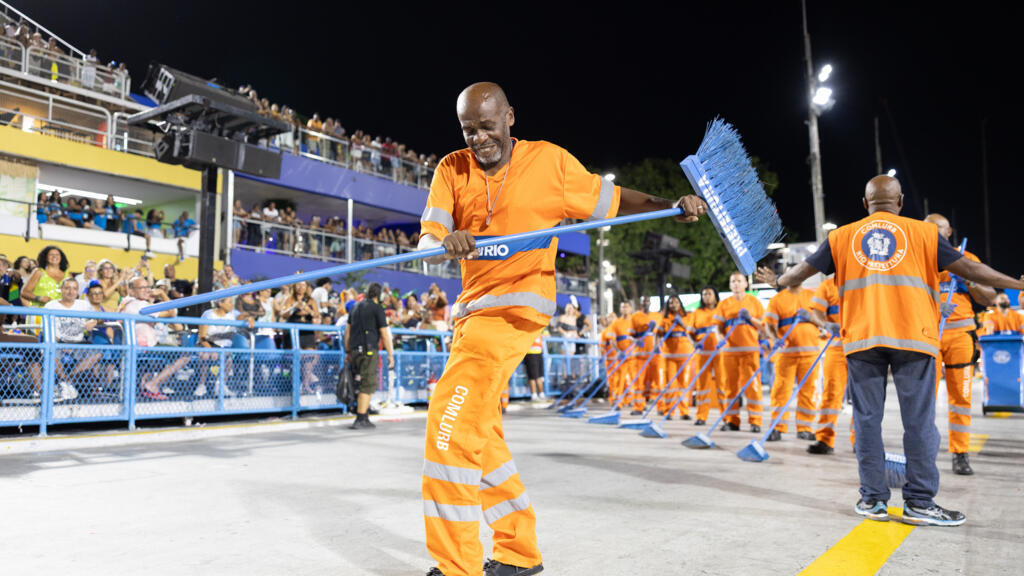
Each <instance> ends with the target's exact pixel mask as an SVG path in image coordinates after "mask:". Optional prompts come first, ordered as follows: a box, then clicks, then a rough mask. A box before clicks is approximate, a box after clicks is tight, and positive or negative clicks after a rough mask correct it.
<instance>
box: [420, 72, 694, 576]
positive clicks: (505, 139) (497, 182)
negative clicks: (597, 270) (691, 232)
mask: <svg viewBox="0 0 1024 576" xmlns="http://www.w3.org/2000/svg"><path fill="white" fill-rule="evenodd" d="M456 112H457V114H458V118H459V123H460V125H461V128H462V134H463V137H464V139H465V141H466V144H467V145H468V148H466V149H463V150H459V151H457V152H453V153H451V154H449V155H448V156H446V157H445V158H444V159H443V160H441V162H440V163H439V165H438V167H437V169H436V170H435V172H434V177H433V181H432V182H431V185H430V193H429V195H428V197H427V205H426V208H425V210H424V212H423V216H422V217H421V220H420V222H421V227H422V234H421V239H420V243H419V246H420V248H434V247H438V246H443V247H444V249H445V254H444V255H442V256H437V257H433V258H430V259H428V261H429V262H432V263H440V262H443V261H444V260H446V259H451V258H460V259H462V261H461V268H462V293H460V294H459V296H458V298H457V300H456V302H455V304H454V305H453V306H452V311H451V316H452V320H453V322H454V331H453V332H454V334H453V337H452V346H451V349H450V355H449V358H448V363H447V365H446V366H445V370H444V374H443V375H442V376H441V380H440V381H439V382H438V383H437V387H436V389H435V390H434V395H433V398H432V399H431V401H430V407H429V411H428V413H427V433H426V446H425V460H424V463H423V510H424V516H425V524H426V537H427V549H428V550H429V552H430V554H431V556H433V557H434V559H435V560H436V562H437V566H435V567H434V568H431V570H430V572H428V574H430V575H433V576H437V575H439V574H442V575H444V576H480V571H481V566H482V565H483V564H484V562H483V560H484V555H483V549H482V548H483V547H482V546H481V543H480V529H479V518H480V511H481V509H482V510H483V517H484V519H485V520H486V521H487V523H488V524H489V525H490V527H491V528H492V529H493V531H494V536H493V542H494V554H493V558H494V559H493V560H490V561H488V562H487V564H486V565H484V573H485V574H486V575H487V576H510V575H516V576H526V575H528V574H537V573H539V572H540V571H541V570H543V565H542V564H541V555H540V551H539V550H538V547H537V535H536V529H535V524H536V519H535V516H534V512H533V507H532V506H531V505H530V498H529V496H528V495H527V493H526V490H525V488H524V487H523V483H522V481H521V480H520V477H519V473H518V470H517V469H516V465H515V463H514V462H513V460H512V456H511V455H510V454H509V451H508V447H507V446H506V444H505V439H504V434H503V432H502V424H501V412H500V410H499V404H498V397H499V395H500V394H501V389H502V387H503V386H504V385H505V383H506V382H507V381H508V379H509V377H510V376H511V375H512V372H513V371H514V370H515V369H516V366H518V364H519V363H520V362H521V361H522V359H523V356H524V355H525V353H526V351H527V349H529V347H530V344H531V343H532V342H533V341H534V339H535V338H536V337H537V334H539V333H540V332H541V330H543V328H544V327H545V326H546V325H547V324H548V322H549V320H550V318H551V316H552V315H553V314H554V313H555V257H556V252H557V239H555V238H553V237H552V238H547V239H541V240H530V241H525V242H517V243H508V244H497V245H493V246H488V247H485V248H481V249H479V250H477V248H476V240H475V237H481V236H501V235H508V234H513V233H517V232H527V231H530V230H537V229H542V228H550V227H553V226H555V225H557V224H558V223H559V222H561V221H562V220H564V219H566V218H578V219H590V218H593V219H603V218H608V217H611V216H615V215H616V214H620V213H621V214H631V213H636V212H646V211H652V210H658V209H665V208H669V207H671V206H673V205H680V206H681V207H682V208H683V210H684V212H685V214H686V216H682V217H679V220H681V221H684V222H693V221H696V220H697V217H698V216H699V215H700V214H703V213H704V204H703V202H702V201H701V200H700V199H699V198H697V197H696V196H686V197H683V198H682V199H680V200H679V202H678V203H676V202H672V201H669V200H663V199H660V198H655V197H653V196H648V195H646V194H643V193H640V192H636V191H632V190H629V189H626V188H620V187H619V186H614V185H612V183H611V182H610V181H608V180H605V179H603V178H601V177H600V176H598V175H596V174H591V173H589V172H587V170H586V169H585V168H584V167H583V165H582V164H580V162H579V161H578V160H576V159H575V158H574V157H573V156H572V155H570V154H569V153H568V152H567V151H565V150H564V149H562V148H559V147H558V146H555V145H554V144H550V143H548V142H543V141H536V142H528V141H524V140H519V141H516V140H514V139H513V138H512V137H511V136H510V128H511V126H512V125H513V123H514V121H515V116H514V113H513V110H512V107H511V106H509V104H508V101H507V99H506V98H505V94H504V92H503V91H502V90H501V88H500V87H499V86H498V85H496V84H492V83H478V84H473V85H471V86H469V87H468V88H466V89H465V90H463V91H462V93H461V94H460V95H459V98H458V103H457V106H456Z"/></svg>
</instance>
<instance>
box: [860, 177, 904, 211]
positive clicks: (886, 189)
mask: <svg viewBox="0 0 1024 576" xmlns="http://www.w3.org/2000/svg"><path fill="white" fill-rule="evenodd" d="M864 209H865V210H867V211H868V214H874V213H875V212H878V211H880V210H881V211H885V212H892V213H893V214H899V213H900V210H902V209H903V190H902V188H900V181H899V180H897V179H895V178H893V177H892V176H887V175H885V174H880V175H878V176H875V177H874V178H872V179H871V180H868V185H867V186H866V187H865V188H864Z"/></svg>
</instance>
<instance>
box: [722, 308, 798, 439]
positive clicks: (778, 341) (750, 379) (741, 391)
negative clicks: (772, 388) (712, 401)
mask: <svg viewBox="0 0 1024 576" xmlns="http://www.w3.org/2000/svg"><path fill="white" fill-rule="evenodd" d="M798 324H800V322H793V323H792V324H790V326H789V329H788V330H786V334H785V335H784V336H783V337H782V338H779V339H778V340H777V341H776V342H775V345H774V346H772V349H771V350H769V351H768V359H769V360H771V357H772V354H775V351H776V350H778V349H779V348H781V347H782V344H783V343H785V342H786V338H789V334H790V332H792V331H793V328H796V327H797V325H798ZM737 326H739V324H737ZM760 372H761V363H760V362H758V363H757V370H754V373H753V374H751V375H750V378H749V379H747V383H746V384H744V385H743V388H740V391H739V392H737V393H736V396H735V397H734V398H733V399H732V400H730V401H729V405H728V406H726V407H725V410H722V413H721V414H719V415H718V420H715V423H714V424H712V425H711V426H708V434H711V433H712V432H714V431H715V428H717V427H718V423H719V422H721V421H722V420H725V415H726V414H728V413H729V410H730V409H731V408H732V405H733V404H735V403H736V401H737V400H739V399H740V397H741V396H743V393H744V392H746V391H747V388H748V387H750V384H751V383H752V382H753V381H754V378H756V377H757V375H758V373H760ZM747 410H748V411H749V410H750V407H749V406H748V407H747Z"/></svg>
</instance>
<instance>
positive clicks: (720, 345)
mask: <svg viewBox="0 0 1024 576" xmlns="http://www.w3.org/2000/svg"><path fill="white" fill-rule="evenodd" d="M739 326H740V325H739V324H733V325H732V327H731V328H729V331H728V332H726V333H725V337H724V338H722V341H721V342H719V343H718V345H717V346H715V350H714V351H713V352H712V353H711V355H710V356H708V361H707V362H705V363H704V365H703V366H701V367H700V370H698V371H697V374H696V375H695V376H694V377H693V382H697V381H698V380H700V377H701V374H704V371H705V370H707V369H708V368H710V367H711V362H712V361H713V360H714V359H715V356H718V353H719V352H721V351H722V348H724V347H725V343H726V342H728V341H729V336H732V331H733V330H735V329H736V328H739ZM705 338H707V336H705ZM701 341H702V342H703V339H702V340H701ZM697 352H698V351H697V350H694V351H693V354H694V355H695V356H696V355H697ZM681 401H682V398H677V399H676V401H675V404H672V406H671V407H669V409H668V412H666V413H665V416H664V417H663V418H662V419H661V423H662V424H664V423H665V421H666V420H668V415H669V414H672V411H673V410H675V409H676V405H678V404H679V403H680V402H681ZM719 418H721V416H719Z"/></svg>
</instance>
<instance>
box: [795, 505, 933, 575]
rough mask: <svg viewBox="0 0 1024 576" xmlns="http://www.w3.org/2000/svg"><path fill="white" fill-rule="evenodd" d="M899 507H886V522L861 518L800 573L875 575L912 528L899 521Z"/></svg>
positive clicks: (900, 514) (901, 514)
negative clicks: (847, 532) (860, 520)
mask: <svg viewBox="0 0 1024 576" xmlns="http://www.w3.org/2000/svg"><path fill="white" fill-rule="evenodd" d="M902 516H903V509H902V508H889V518H890V521H889V522H876V521H874V520H864V521H863V522H861V523H860V524H858V525H857V526H856V528H854V529H853V530H850V533H849V534H847V535H846V536H843V539H842V540H840V541H839V542H836V544H835V546H833V547H831V548H829V549H828V551H827V552H825V553H824V554H822V555H821V556H818V558H817V559H816V560H815V561H814V562H812V563H811V565H810V566H808V567H807V568H805V569H804V570H803V571H802V572H800V576H826V575H834V574H842V575H844V576H869V575H872V574H876V573H877V572H878V571H879V570H880V569H881V568H882V566H884V565H885V562H886V561H887V560H888V559H889V556H892V553H893V552H895V551H896V549H897V548H899V547H900V544H903V540H905V539H906V537H907V535H909V534H910V532H911V531H912V530H913V529H914V527H913V526H911V525H909V524H904V523H902V522H900V521H899V518H900V517H902Z"/></svg>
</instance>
